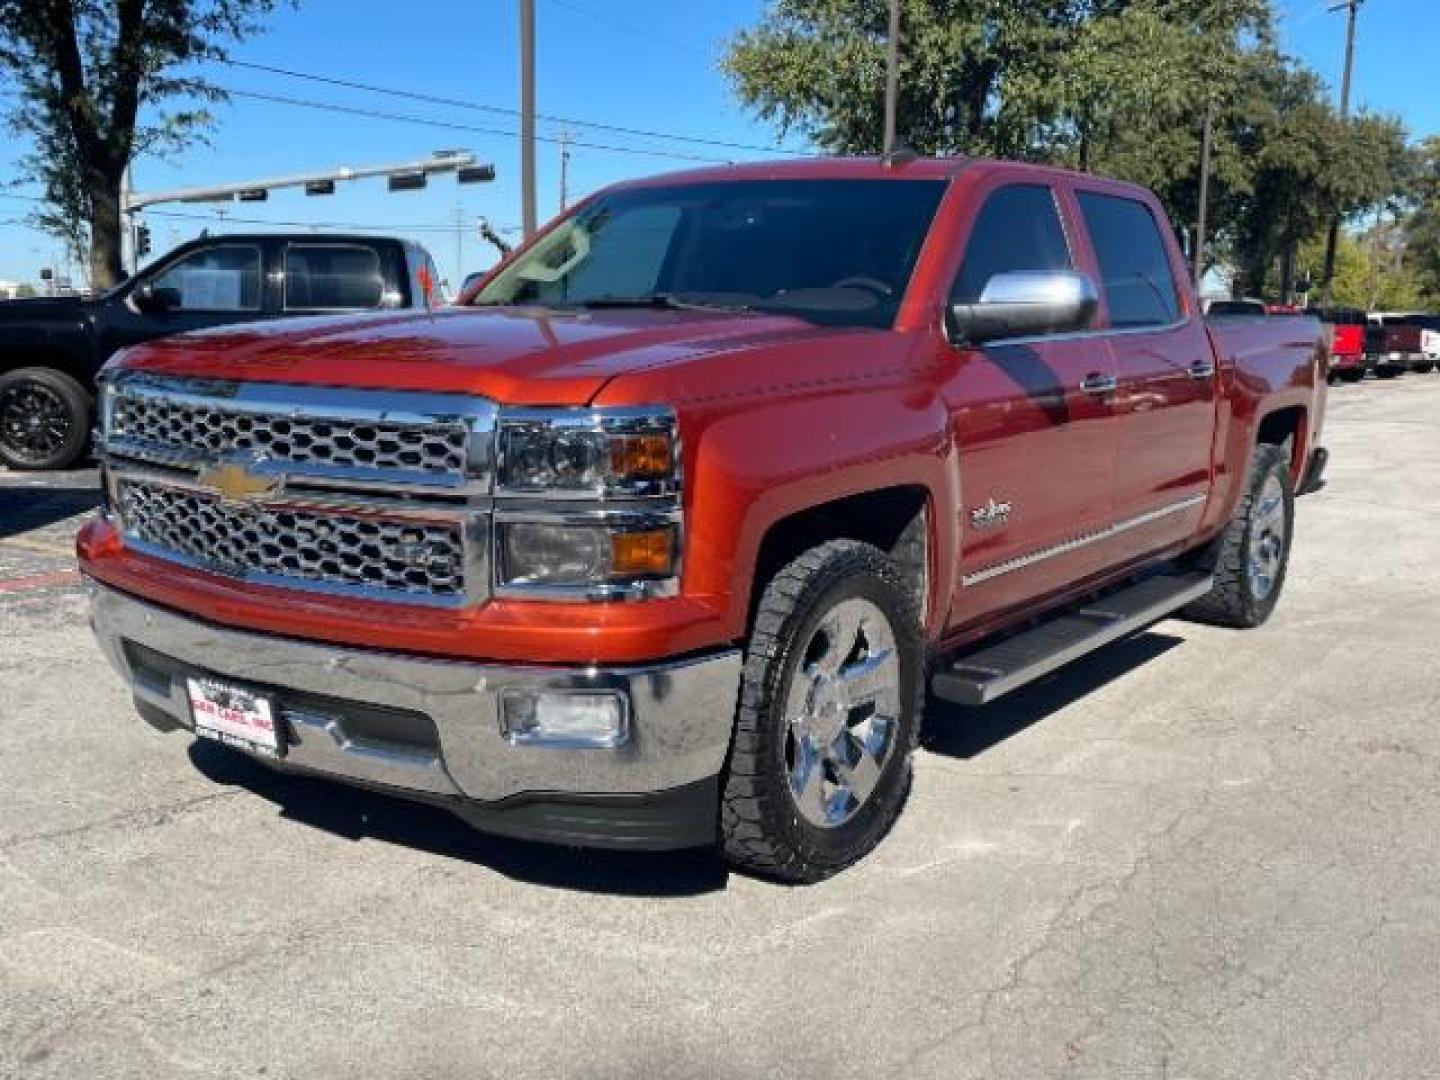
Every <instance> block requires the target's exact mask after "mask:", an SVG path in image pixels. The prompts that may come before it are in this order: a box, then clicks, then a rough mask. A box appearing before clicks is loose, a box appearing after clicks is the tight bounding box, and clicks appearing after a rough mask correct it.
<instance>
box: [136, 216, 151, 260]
mask: <svg viewBox="0 0 1440 1080" xmlns="http://www.w3.org/2000/svg"><path fill="white" fill-rule="evenodd" d="M149 254H150V226H149V225H146V224H145V223H144V222H141V223H140V224H139V225H137V226H135V255H136V257H137V258H138V257H140V256H142V255H149Z"/></svg>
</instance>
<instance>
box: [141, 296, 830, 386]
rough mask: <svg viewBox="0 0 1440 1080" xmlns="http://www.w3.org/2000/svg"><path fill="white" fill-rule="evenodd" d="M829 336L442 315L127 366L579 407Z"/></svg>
mask: <svg viewBox="0 0 1440 1080" xmlns="http://www.w3.org/2000/svg"><path fill="white" fill-rule="evenodd" d="M832 333H835V331H832V330H827V329H825V328H822V327H817V326H814V325H813V324H811V323H807V322H805V321H804V320H801V319H795V318H791V317H788V316H777V315H759V314H737V313H730V312H710V311H651V310H644V309H624V310H607V311H594V312H574V313H571V312H553V311H541V310H538V309H531V308H443V309H439V310H436V311H435V312H434V313H433V314H427V313H425V312H405V313H396V312H389V313H376V314H369V315H344V316H333V317H326V318H319V319H289V320H282V321H278V322H270V323H249V324H246V325H243V326H235V327H226V328H219V329H214V330H204V331H199V332H196V333H191V334H182V335H179V336H176V337H171V338H165V339H162V340H160V341H155V342H151V343H149V344H147V345H142V346H139V347H137V348H134V349H131V350H129V351H128V352H126V353H124V354H123V356H122V357H121V359H120V360H119V363H120V364H121V366H123V367H124V368H125V369H127V370H143V371H148V372H152V373H155V374H165V375H182V376H189V377H194V378H213V379H235V380H243V381H249V382H285V383H303V384H307V385H316V386H345V387H354V388H360V389H365V388H373V389H387V390H425V391H432V392H451V393H469V394H479V395H482V396H484V397H488V398H491V399H493V400H495V401H499V402H502V403H504V404H512V405H583V404H585V403H587V402H589V401H590V400H591V399H592V398H593V397H594V396H595V395H596V394H597V393H598V392H599V391H600V389H601V387H603V386H604V385H605V383H606V382H608V381H609V380H610V379H611V378H613V377H615V376H617V375H622V374H626V373H628V372H634V371H640V370H645V369H649V368H654V367H659V366H668V365H671V364H676V363H683V362H686V361H690V360H694V359H697V358H698V357H700V356H704V355H709V354H714V353H720V352H733V351H738V350H747V349H752V348H758V347H762V346H766V345H772V344H778V343H779V342H782V341H791V340H795V339H798V338H809V337H824V336H827V335H829V334H832Z"/></svg>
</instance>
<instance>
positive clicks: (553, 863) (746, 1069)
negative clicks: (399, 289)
mask: <svg viewBox="0 0 1440 1080" xmlns="http://www.w3.org/2000/svg"><path fill="white" fill-rule="evenodd" d="M1325 441H1326V442H1327V443H1328V445H1329V446H1330V448H1331V450H1332V454H1333V457H1332V464H1331V468H1330V471H1329V476H1328V479H1329V482H1328V484H1327V486H1326V487H1325V488H1324V489H1323V490H1322V491H1321V492H1319V493H1317V494H1315V495H1313V496H1309V497H1307V498H1305V499H1303V500H1301V502H1300V504H1299V508H1298V522H1297V538H1296V541H1295V547H1294V552H1293V556H1292V564H1291V572H1290V579H1289V582H1288V584H1287V586H1286V594H1285V596H1284V598H1283V600H1282V602H1281V605H1280V608H1279V611H1278V612H1277V614H1276V616H1275V617H1274V619H1273V620H1272V621H1271V622H1270V623H1269V624H1268V625H1267V626H1265V627H1263V628H1261V629H1259V630H1255V631H1250V632H1243V633H1242V632H1236V631H1227V630H1218V629H1212V628H1207V627H1198V626H1192V625H1189V624H1187V623H1183V622H1175V621H1172V622H1166V623H1163V624H1161V625H1160V626H1158V627H1156V628H1155V629H1154V630H1153V631H1152V632H1150V633H1147V634H1145V635H1142V636H1141V637H1138V638H1136V639H1134V640H1132V641H1129V642H1126V643H1123V644H1120V645H1117V646H1114V647H1112V648H1110V649H1108V650H1106V651H1104V652H1102V653H1100V654H1098V655H1096V656H1093V657H1091V658H1089V659H1087V660H1083V661H1081V662H1079V663H1078V664H1076V665H1073V666H1072V667H1071V668H1069V669H1067V670H1065V671H1063V672H1061V673H1059V674H1057V675H1055V676H1053V677H1051V678H1050V679H1048V680H1047V681H1046V682H1044V683H1043V684H1040V685H1038V686H1035V687H1032V688H1030V689H1028V690H1025V691H1022V692H1020V693H1017V694H1015V695H1014V696H1013V697H1011V698H1009V699H1005V700H1002V701H1001V702H999V703H997V704H995V705H993V706H989V707H987V708H985V709H983V710H976V711H966V710H961V709H955V708H950V707H947V706H942V705H936V706H932V711H931V713H930V715H929V717H928V720H927V733H926V738H925V749H924V750H923V752H922V753H921V754H920V755H919V759H918V763H917V778H916V785H915V794H914V796H913V798H912V800H911V803H910V805H909V807H908V808H907V810H906V812H905V813H904V815H902V817H901V820H900V823H899V825H898V826H897V828H896V830H895V832H894V833H893V834H892V835H891V837H890V838H889V840H888V841H887V842H886V843H885V844H884V845H882V847H881V848H880V850H879V851H878V852H877V853H876V854H875V855H874V856H872V857H871V858H869V859H867V860H866V861H865V862H863V863H862V864H860V865H859V866H857V867H855V868H854V869H852V870H851V871H849V872H848V873H845V874H843V875H841V876H840V877H838V878H836V879H834V880H832V881H830V882H827V883H825V884H823V885H819V886H815V887H811V888H783V887H778V886H775V885H771V884H767V883H764V882H760V881H755V880H751V879H748V878H744V877H738V876H733V875H727V874H726V872H725V871H724V870H723V868H721V867H720V866H719V865H718V864H717V863H716V862H715V861H714V860H713V859H712V858H711V857H710V856H708V855H706V854H704V853H688V854H680V855H669V856H655V857H639V856H616V855H607V854H604V853H597V852H575V851H568V850H563V849H555V848H547V847H540V846H532V845H526V844H521V843H515V842H508V841H503V840H498V839H490V838H486V837H484V836H481V835H479V834H476V833H473V832H471V831H469V830H468V829H467V828H466V827H465V826H463V825H462V824H460V823H459V822H458V821H456V820H453V819H452V818H451V817H449V816H448V815H446V814H445V813H443V812H440V811H437V810H433V809H429V808H425V807H419V806H413V805H408V804H405V803H401V802H397V801H393V800H390V799H387V798H384V797H381V796H378V795H373V794H369V793H364V792H359V791H352V790H348V789H345V788H343V787H339V786H331V785H327V784H325V783H322V782H318V781H308V780H299V779H291V778H284V777H278V776H276V775H274V774H272V773H270V772H268V771H267V770H265V769H264V768H262V767H260V766H257V765H253V764H251V763H250V762H248V761H247V760H245V759H243V758H240V757H237V756H235V755H233V754H231V753H230V752H228V751H225V750H222V749H219V748H217V747H214V746H211V745H208V744H207V745H191V744H190V742H189V739H188V737H187V736H184V735H179V734H176V735H169V736H165V735H160V734H157V733H155V732H152V731H151V730H150V729H149V728H147V727H146V726H145V725H144V724H142V723H141V722H140V720H139V719H138V718H137V717H136V716H135V715H134V713H133V711H132V709H131V707H130V704H129V702H128V700H127V696H126V694H125V693H124V692H123V691H122V688H121V685H120V682H119V680H118V679H117V678H116V677H115V676H113V674H112V673H111V672H110V671H109V669H108V668H107V667H106V666H105V665H104V663H103V661H102V660H101V658H100V655H99V653H98V652H97V650H96V649H95V647H94V646H93V644H92V642H91V638H90V634H89V631H88V628H87V627H86V623H85V611H84V604H83V600H82V597H81V594H80V591H79V589H78V583H77V579H76V577H75V575H74V572H73V560H72V559H71V558H70V555H69V553H68V545H69V538H70V536H71V535H72V534H73V531H74V528H75V526H76V524H77V522H78V520H79V515H82V514H84V513H86V512H88V509H89V508H90V506H91V505H93V496H92V494H91V488H92V486H93V483H94V475H93V473H67V474H59V475H54V476H47V477H25V476H19V475H16V474H5V473H0V642H3V648H0V1076H7V1077H8V1076H17V1077H26V1078H29V1077H57V1078H60V1077H63V1078H67V1080H70V1078H77V1077H87V1078H88V1077H112V1076H113V1077H146V1078H154V1077H171V1076H176V1077H180V1076H185V1077H189V1076H198V1077H208V1076H216V1077H241V1076H247V1077H253V1076H266V1077H296V1078H301V1077H303V1078H313V1077H336V1076H345V1077H361V1076H363V1077H370V1076H376V1077H382V1076H383V1077H465V1078H472V1080H473V1078H476V1077H487V1076H495V1077H506V1078H512V1080H519V1078H523V1077H546V1078H553V1077H562V1076H576V1077H615V1078H621V1077H722V1078H728V1077H736V1078H738V1077H752V1076H767V1077H788V1076H797V1077H798V1076H805V1077H809V1076H830V1077H945V1078H955V1077H1014V1078H1025V1080H1033V1078H1035V1077H1042V1076H1074V1077H1107V1078H1108V1077H1206V1078H1209V1077H1234V1078H1237V1080H1238V1078H1244V1080H1256V1078H1261V1077H1264V1078H1281V1077H1285V1078H1290V1077H1356V1078H1358V1077H1367V1078H1369V1077H1396V1078H1406V1080H1412V1078H1417V1077H1426V1076H1440V1055H1437V1053H1436V1045H1437V1037H1440V868H1437V859H1436V837H1437V836H1440V775H1437V771H1440V770H1437V766H1440V720H1437V713H1440V481H1437V480H1436V474H1435V469H1436V463H1437V462H1440V376H1409V377H1406V378H1404V379H1401V380H1398V381H1396V382H1393V383H1373V382H1372V383H1367V384H1365V385H1361V386H1355V387H1347V386H1342V387H1338V388H1336V389H1335V390H1334V391H1333V392H1332V394H1331V408H1330V417H1329V421H1328V425H1327V437H1326V440H1325Z"/></svg>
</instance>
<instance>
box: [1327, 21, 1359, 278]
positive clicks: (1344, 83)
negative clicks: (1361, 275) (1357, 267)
mask: <svg viewBox="0 0 1440 1080" xmlns="http://www.w3.org/2000/svg"><path fill="white" fill-rule="evenodd" d="M1364 2H1365V0H1339V2H1338V3H1334V4H1331V5H1330V10H1331V12H1336V11H1340V10H1342V9H1343V10H1344V11H1345V14H1346V20H1345V73H1344V75H1342V76H1341V78H1340V128H1341V130H1342V131H1347V130H1348V128H1349V124H1350V74H1351V72H1352V71H1353V70H1354V68H1355V17H1356V16H1357V15H1358V14H1359V13H1360V5H1361V4H1363V3H1364ZM1339 243H1340V212H1339V211H1338V210H1337V211H1336V212H1335V214H1334V215H1333V216H1332V217H1331V218H1330V231H1329V232H1328V233H1327V234H1326V235H1325V267H1324V270H1323V271H1322V273H1321V286H1320V302H1321V303H1322V304H1323V305H1324V306H1325V307H1329V306H1330V305H1331V304H1333V303H1334V302H1335V290H1334V278H1335V248H1336V247H1337V246H1338V245H1339Z"/></svg>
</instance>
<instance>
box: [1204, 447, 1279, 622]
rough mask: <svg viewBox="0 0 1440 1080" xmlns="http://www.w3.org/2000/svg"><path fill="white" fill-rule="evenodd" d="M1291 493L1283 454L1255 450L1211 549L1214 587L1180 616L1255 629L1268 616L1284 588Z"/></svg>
mask: <svg viewBox="0 0 1440 1080" xmlns="http://www.w3.org/2000/svg"><path fill="white" fill-rule="evenodd" d="M1294 524H1295V492H1294V489H1293V488H1292V486H1291V482H1290V461H1289V458H1288V457H1287V455H1286V453H1285V451H1284V449H1282V448H1281V447H1278V446H1271V445H1269V444H1264V443H1262V444H1261V445H1259V446H1257V447H1256V448H1255V456H1254V459H1253V460H1252V461H1251V464H1250V479H1249V484H1248V486H1247V488H1246V491H1245V494H1244V496H1243V497H1242V498H1241V500H1240V505H1239V506H1237V507H1236V508H1235V514H1234V516H1233V517H1232V518H1231V519H1230V524H1229V525H1227V526H1226V527H1225V531H1224V532H1223V533H1221V535H1220V539H1219V541H1218V542H1217V544H1216V547H1215V553H1216V555H1215V562H1214V566H1213V572H1214V575H1215V587H1214V588H1213V589H1212V590H1211V591H1210V592H1209V593H1207V594H1206V595H1204V596H1202V597H1201V598H1200V599H1199V600H1196V601H1195V602H1194V603H1193V604H1190V605H1188V606H1187V607H1186V608H1185V609H1184V611H1183V612H1182V614H1184V615H1185V616H1186V617H1187V618H1191V619H1195V620H1196V621H1198V622H1208V623H1214V624H1215V625H1217V626H1239V627H1249V626H1259V625H1260V624H1261V623H1263V622H1264V621H1265V620H1266V619H1268V618H1269V617H1270V613H1271V612H1272V611H1274V610H1275V604H1276V603H1277V602H1278V601H1279V599H1280V590H1281V588H1282V587H1283V586H1284V584H1285V571H1286V569H1287V568H1288V566H1289V563H1290V535H1291V532H1292V530H1293V528H1294Z"/></svg>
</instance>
